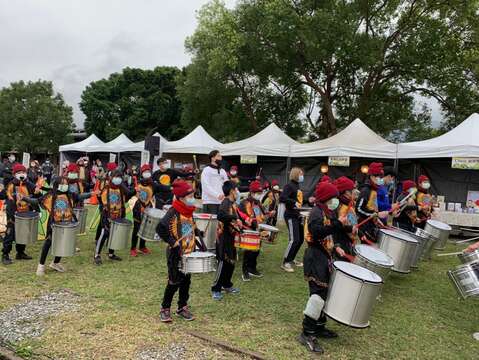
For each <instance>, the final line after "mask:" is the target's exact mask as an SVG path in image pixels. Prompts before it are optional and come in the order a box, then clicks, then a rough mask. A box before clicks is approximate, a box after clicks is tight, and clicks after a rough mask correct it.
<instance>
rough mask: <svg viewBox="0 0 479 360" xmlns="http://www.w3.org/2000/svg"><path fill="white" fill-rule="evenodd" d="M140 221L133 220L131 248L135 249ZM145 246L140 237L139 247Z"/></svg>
mask: <svg viewBox="0 0 479 360" xmlns="http://www.w3.org/2000/svg"><path fill="white" fill-rule="evenodd" d="M140 226H141V223H140V222H137V221H133V233H132V234H131V250H133V249H136V245H137V244H138V239H140V238H139V237H138V231H140ZM145 247H146V241H145V239H140V249H144V248H145Z"/></svg>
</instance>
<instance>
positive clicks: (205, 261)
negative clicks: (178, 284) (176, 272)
mask: <svg viewBox="0 0 479 360" xmlns="http://www.w3.org/2000/svg"><path fill="white" fill-rule="evenodd" d="M202 254H204V255H205V256H202V257H194V256H191V254H187V255H183V256H182V257H181V261H180V263H179V268H180V270H181V271H182V272H183V273H185V274H204V273H208V272H213V271H216V256H215V255H214V254H213V253H206V252H205V253H202Z"/></svg>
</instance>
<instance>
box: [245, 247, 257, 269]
mask: <svg viewBox="0 0 479 360" xmlns="http://www.w3.org/2000/svg"><path fill="white" fill-rule="evenodd" d="M258 256H259V251H251V250H245V251H244V253H243V273H246V272H248V271H250V272H251V271H256V266H257V264H258Z"/></svg>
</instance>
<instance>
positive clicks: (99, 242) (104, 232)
mask: <svg viewBox="0 0 479 360" xmlns="http://www.w3.org/2000/svg"><path fill="white" fill-rule="evenodd" d="M98 228H99V230H98V229H97V238H96V247H95V256H99V255H100V254H101V250H102V249H103V246H104V245H105V242H106V241H108V237H109V236H110V228H109V227H108V228H107V227H103V226H101V224H100V225H98ZM108 253H109V254H114V253H115V250H112V249H108Z"/></svg>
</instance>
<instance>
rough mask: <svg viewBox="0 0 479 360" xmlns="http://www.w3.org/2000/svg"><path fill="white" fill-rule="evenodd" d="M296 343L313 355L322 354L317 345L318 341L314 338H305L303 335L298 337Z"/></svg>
mask: <svg viewBox="0 0 479 360" xmlns="http://www.w3.org/2000/svg"><path fill="white" fill-rule="evenodd" d="M298 341H299V343H300V344H302V345H304V346H306V348H307V349H308V350H309V351H311V352H314V353H318V354H322V353H324V350H323V348H322V347H321V345H319V342H318V339H316V338H315V337H314V336H306V335H304V334H303V333H301V335H299V336H298Z"/></svg>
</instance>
